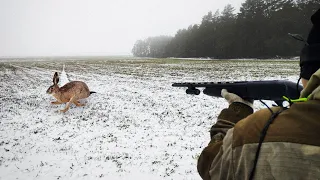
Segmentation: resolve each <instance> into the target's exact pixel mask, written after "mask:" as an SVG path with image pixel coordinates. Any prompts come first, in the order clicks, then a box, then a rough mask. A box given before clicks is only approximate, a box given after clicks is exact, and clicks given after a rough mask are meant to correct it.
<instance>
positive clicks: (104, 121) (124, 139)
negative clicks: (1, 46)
mask: <svg viewBox="0 0 320 180" xmlns="http://www.w3.org/2000/svg"><path fill="white" fill-rule="evenodd" d="M63 65H65V72H66V74H64V73H62V77H61V79H62V81H63V80H65V82H66V81H67V80H68V79H69V80H82V81H84V82H86V83H87V84H88V86H89V88H90V90H91V91H96V92H97V93H96V94H93V95H92V96H90V97H89V98H87V99H85V100H83V101H82V102H85V103H86V106H84V107H75V106H71V108H70V110H69V111H67V112H66V113H65V114H63V113H60V112H57V110H60V109H63V108H64V106H65V105H52V104H50V102H51V101H53V100H54V99H53V97H51V96H50V95H48V94H46V90H47V88H48V87H49V86H50V85H52V77H53V73H54V72H55V71H58V72H61V71H62V69H63ZM298 73H299V66H298V62H297V61H255V60H248V61H246V60H242V61H208V60H203V61H201V60H197V61H194V60H193V61H192V60H181V59H180V60H178V59H176V60H170V59H165V60H160V59H152V60H147V59H141V60H138V59H135V60H130V59H126V60H125V59H123V60H121V59H108V60H104V59H103V58H100V59H91V60H90V59H88V60H77V59H72V58H71V59H68V60H62V59H50V60H48V59H34V60H32V59H31V60H30V59H29V60H15V61H8V60H2V61H0V94H1V96H0V108H1V109H0V118H1V120H0V179H1V180H11V179H22V180H27V179H45V180H50V179H68V180H69V179H76V180H79V179H80V180H81V179H112V180H113V179H148V180H149V179H150V180H151V179H152V180H155V179H174V180H176V179H179V180H180V179H200V177H199V175H198V173H197V170H196V163H197V157H198V156H199V154H200V152H201V150H202V149H203V148H204V147H205V146H206V145H207V143H208V142H209V133H208V130H209V128H210V127H211V125H212V124H213V123H214V122H215V121H216V117H217V116H218V114H219V112H220V111H221V110H222V109H223V108H225V107H227V103H226V102H225V100H224V99H222V98H215V97H210V96H206V95H203V94H200V95H199V96H191V95H187V94H185V89H184V88H174V87H172V86H171V84H172V83H173V82H184V81H192V82H196V81H197V82H203V81H236V80H266V79H286V80H292V81H296V80H297V78H298ZM60 75H61V74H60ZM67 78H68V79H67ZM255 104H256V107H257V108H260V107H262V105H261V104H259V102H257V103H255Z"/></svg>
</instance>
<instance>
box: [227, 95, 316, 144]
mask: <svg viewBox="0 0 320 180" xmlns="http://www.w3.org/2000/svg"><path fill="white" fill-rule="evenodd" d="M271 110H272V111H273V112H274V113H276V112H278V111H280V110H281V108H280V107H273V108H271ZM319 112H320V101H317V100H310V101H307V102H303V103H296V104H293V105H292V106H291V108H289V109H287V110H283V111H282V112H281V113H280V114H279V115H278V116H277V117H276V118H275V119H274V120H273V122H272V123H271V125H270V126H269V128H268V131H267V136H266V137H265V139H264V142H291V143H299V144H310V145H320V139H319V138H317V137H318V130H319V128H320V121H319ZM271 114H272V113H271V111H270V110H269V109H262V110H259V111H257V112H255V113H253V114H251V115H250V116H248V117H247V118H245V119H243V120H241V121H239V122H238V123H237V124H236V125H235V127H234V132H233V133H234V134H233V138H234V140H233V141H234V142H233V143H234V144H233V146H234V147H237V146H242V145H244V144H250V143H258V142H259V137H260V135H261V132H262V130H263V129H264V128H265V127H266V124H267V122H268V120H270V118H271ZM318 139H319V140H318Z"/></svg>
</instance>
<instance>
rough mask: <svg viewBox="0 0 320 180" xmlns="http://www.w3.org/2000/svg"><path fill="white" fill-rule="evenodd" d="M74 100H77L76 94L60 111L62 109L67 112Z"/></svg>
mask: <svg viewBox="0 0 320 180" xmlns="http://www.w3.org/2000/svg"><path fill="white" fill-rule="evenodd" d="M74 101H76V97H75V96H73V97H72V98H71V99H70V100H69V102H68V103H67V105H66V107H65V108H64V109H62V110H60V111H61V112H64V113H65V112H66V111H68V110H69V108H70V106H71V104H72V103H73V102H74Z"/></svg>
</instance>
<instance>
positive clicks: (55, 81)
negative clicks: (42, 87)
mask: <svg viewBox="0 0 320 180" xmlns="http://www.w3.org/2000/svg"><path fill="white" fill-rule="evenodd" d="M58 82H59V76H58V73H57V72H55V73H54V75H53V85H52V86H50V87H49V88H48V90H47V93H48V94H54V93H56V92H58V91H59V86H58Z"/></svg>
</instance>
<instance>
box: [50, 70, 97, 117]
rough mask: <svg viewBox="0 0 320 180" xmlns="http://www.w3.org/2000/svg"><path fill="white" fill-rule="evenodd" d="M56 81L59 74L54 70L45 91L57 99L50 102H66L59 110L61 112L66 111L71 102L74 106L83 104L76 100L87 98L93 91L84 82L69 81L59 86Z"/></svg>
mask: <svg viewBox="0 0 320 180" xmlns="http://www.w3.org/2000/svg"><path fill="white" fill-rule="evenodd" d="M58 82H59V76H58V73H57V72H55V73H54V75H53V85H52V86H50V87H49V88H48V90H47V93H48V94H52V95H53V96H54V97H55V98H56V99H57V101H54V102H51V104H63V103H67V105H66V107H65V108H64V109H63V110H60V111H61V112H66V111H68V110H69V108H70V105H71V104H72V103H74V104H75V105H76V106H84V104H81V103H80V102H79V101H78V100H79V99H83V98H87V97H89V96H90V94H92V93H95V92H93V91H89V88H88V86H87V85H86V83H84V82H82V81H71V82H69V83H67V84H65V85H64V86H62V87H60V88H59V86H58Z"/></svg>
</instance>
